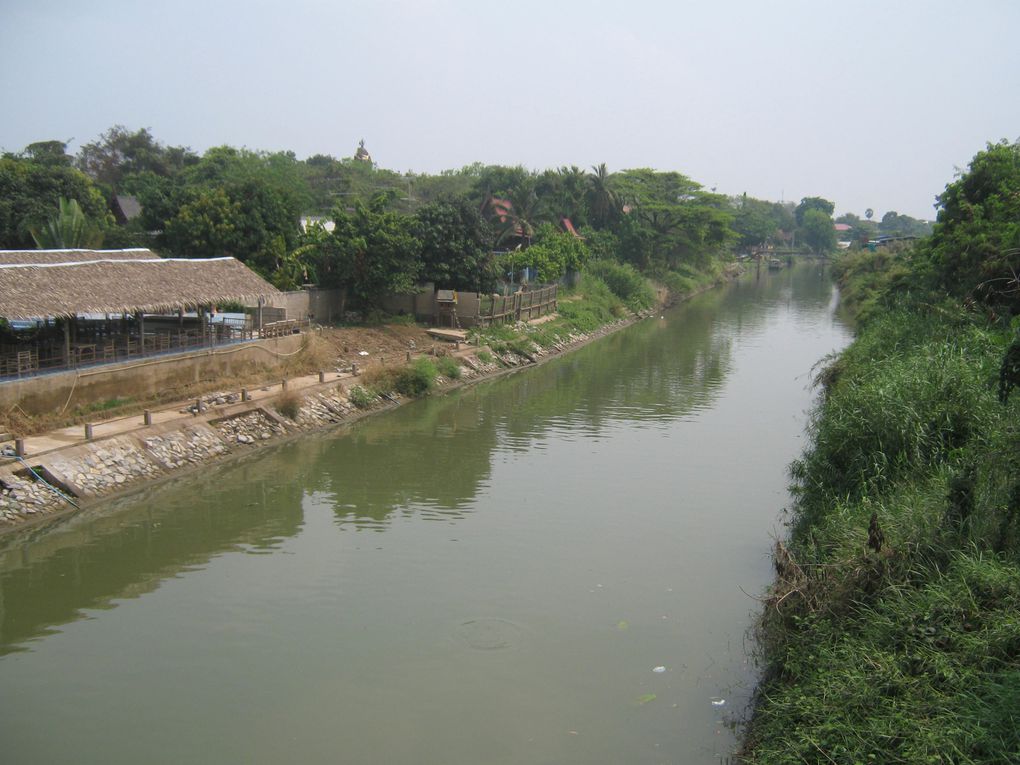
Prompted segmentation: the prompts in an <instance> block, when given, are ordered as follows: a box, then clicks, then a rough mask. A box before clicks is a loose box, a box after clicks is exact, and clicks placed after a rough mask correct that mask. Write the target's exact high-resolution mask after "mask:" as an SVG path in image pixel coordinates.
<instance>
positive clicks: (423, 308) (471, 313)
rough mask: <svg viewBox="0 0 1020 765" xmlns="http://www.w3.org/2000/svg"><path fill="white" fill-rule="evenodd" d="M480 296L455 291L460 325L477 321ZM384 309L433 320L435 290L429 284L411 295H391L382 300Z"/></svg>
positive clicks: (473, 323) (474, 293) (437, 311)
mask: <svg viewBox="0 0 1020 765" xmlns="http://www.w3.org/2000/svg"><path fill="white" fill-rule="evenodd" d="M480 304H481V296H480V295H478V293H477V292H458V293H457V319H458V321H459V323H460V326H461V327H473V326H474V325H475V324H476V323H477V321H476V319H475V317H477V316H478V308H479V306H480ZM383 308H384V310H386V311H388V312H389V313H394V314H411V315H413V316H414V317H415V319H417V320H418V321H422V322H429V323H431V322H434V321H436V318H437V317H438V315H439V304H438V302H437V301H436V292H435V289H434V288H433V286H432V285H431V284H427V285H425V286H423V287H422V288H421V290H420V291H419V292H416V293H415V294H413V295H391V296H389V297H388V298H386V299H385V300H384V301H383Z"/></svg>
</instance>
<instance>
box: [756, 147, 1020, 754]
mask: <svg viewBox="0 0 1020 765" xmlns="http://www.w3.org/2000/svg"><path fill="white" fill-rule="evenodd" d="M1018 221H1020V145H1018V144H1007V143H1000V144H995V145H990V146H988V147H987V149H986V150H985V151H982V152H981V153H979V154H978V155H977V156H976V157H975V158H974V160H973V162H972V163H971V165H970V167H969V169H968V170H967V171H966V172H965V173H963V174H962V175H961V176H960V177H959V178H958V179H957V180H955V181H954V182H952V183H950V184H949V185H948V186H947V187H946V190H945V192H944V193H943V194H942V195H941V196H940V197H939V216H938V221H937V223H936V225H935V227H934V231H933V233H932V235H931V236H930V237H928V238H927V239H924V240H922V241H920V242H919V243H918V244H917V245H916V246H914V247H912V248H909V249H899V250H895V249H879V250H877V251H874V252H871V251H868V250H866V249H865V250H861V251H858V252H852V253H848V254H847V255H846V256H844V258H843V259H842V261H841V262H840V263H839V265H838V270H839V273H840V284H841V287H842V290H843V295H844V296H845V298H846V300H847V302H848V303H849V305H850V306H851V307H852V309H853V310H854V311H855V314H856V317H857V322H858V334H857V337H856V339H855V341H854V343H853V344H852V345H851V346H850V347H849V348H848V349H847V350H846V351H845V352H844V353H842V354H841V355H840V356H839V357H838V358H835V359H830V360H829V361H828V363H827V365H826V366H825V367H824V368H823V369H822V370H821V372H820V374H819V382H820V384H821V387H822V397H823V400H822V403H821V404H820V406H819V408H818V410H817V411H816V413H815V414H814V417H813V420H812V423H811V428H810V430H811V444H810V446H809V447H808V448H807V450H806V451H805V452H804V454H803V456H802V457H801V458H800V459H799V460H798V461H797V462H795V464H794V465H793V467H792V477H793V490H794V495H795V502H794V505H793V507H792V511H791V516H790V519H789V520H790V535H789V538H788V539H786V540H783V541H780V542H778V543H777V545H776V554H775V566H776V572H777V576H776V582H775V585H774V587H773V588H772V590H771V591H770V593H769V594H768V597H767V599H766V603H765V608H764V611H763V615H762V618H761V621H760V625H759V630H758V637H759V645H760V650H761V653H762V660H763V670H764V675H763V678H762V682H761V685H760V688H759V691H758V699H757V704H756V708H755V710H754V714H753V717H752V719H751V721H750V723H749V726H748V729H747V734H746V744H745V751H744V756H745V758H746V761H747V762H751V763H805V762H811V763H865V762H881V763H939V762H942V763H950V762H952V763H989V764H990V763H1006V762H1017V761H1020V401H1018V397H1017V396H1016V395H1010V393H1011V392H1013V387H1014V386H1015V385H1016V384H1017V383H1020V336H1018V331H1020V282H1018V280H1017V274H1018V273H1020V224H1018Z"/></svg>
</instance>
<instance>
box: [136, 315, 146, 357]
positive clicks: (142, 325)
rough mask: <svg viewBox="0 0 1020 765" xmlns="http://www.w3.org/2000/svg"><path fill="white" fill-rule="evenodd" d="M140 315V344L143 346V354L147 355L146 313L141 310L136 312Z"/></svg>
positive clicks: (140, 346)
mask: <svg viewBox="0 0 1020 765" xmlns="http://www.w3.org/2000/svg"><path fill="white" fill-rule="evenodd" d="M135 315H136V316H137V317H138V346H139V348H141V352H142V355H143V356H144V355H145V313H144V312H142V311H139V312H138V313H137V314H135Z"/></svg>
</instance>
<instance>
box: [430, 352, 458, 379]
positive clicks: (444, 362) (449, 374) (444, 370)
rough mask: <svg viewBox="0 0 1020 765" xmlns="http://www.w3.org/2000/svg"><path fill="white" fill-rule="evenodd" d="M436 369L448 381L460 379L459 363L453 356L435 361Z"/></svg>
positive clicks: (441, 357) (442, 357)
mask: <svg viewBox="0 0 1020 765" xmlns="http://www.w3.org/2000/svg"><path fill="white" fill-rule="evenodd" d="M436 369H437V370H438V372H439V374H441V375H442V376H443V377H445V378H446V379H448V380H459V379H460V362H459V361H457V359H455V358H454V357H453V356H440V357H439V358H438V359H436Z"/></svg>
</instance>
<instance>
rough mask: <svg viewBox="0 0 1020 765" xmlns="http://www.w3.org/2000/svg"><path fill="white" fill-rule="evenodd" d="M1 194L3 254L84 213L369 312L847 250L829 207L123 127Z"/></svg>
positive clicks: (34, 157) (52, 144)
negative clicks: (459, 296) (601, 275)
mask: <svg viewBox="0 0 1020 765" xmlns="http://www.w3.org/2000/svg"><path fill="white" fill-rule="evenodd" d="M0 192H2V193H0V247H8V248H29V247H32V246H33V243H34V242H33V239H32V236H31V231H32V230H36V231H43V230H45V229H48V228H52V227H53V226H59V225H63V224H61V223H60V219H61V216H63V219H64V221H65V222H66V221H69V220H70V218H69V213H68V212H67V210H68V209H69V208H67V207H66V205H67V204H70V203H71V202H76V204H77V206H78V208H79V209H80V213H81V215H80V218H79V219H78V221H77V223H75V227H76V230H78V231H83V232H85V231H87V232H89V233H90V236H89V237H85V238H82V237H80V236H79V237H76V238H74V241H77V242H79V243H82V242H86V241H88V242H92V243H95V242H98V241H99V240H100V238H101V239H102V241H103V244H104V246H106V247H112V248H116V247H132V246H133V247H152V248H154V249H155V250H157V251H158V252H161V253H163V254H166V255H169V256H175V257H215V256H224V255H229V256H233V257H236V258H238V259H239V260H241V261H243V262H244V263H246V264H247V265H248V266H249V267H251V268H252V269H254V270H256V271H257V272H259V273H260V274H262V275H263V276H265V277H266V278H267V279H270V280H271V281H273V282H274V283H275V284H276V285H277V286H279V287H281V288H283V289H294V288H298V287H300V286H301V285H303V284H309V283H319V284H322V285H338V284H343V285H344V286H347V287H349V288H350V290H349V292H350V297H351V299H352V302H353V303H354V304H355V305H358V304H360V305H361V306H368V305H369V304H371V303H377V302H378V301H379V300H380V299H381V298H382V297H383V295H382V294H380V293H377V292H375V291H377V290H383V291H387V290H388V291H393V290H398V291H399V290H404V289H410V288H411V286H413V285H414V284H415V283H416V282H432V283H434V284H435V285H436V286H437V287H440V288H452V289H460V290H472V291H480V292H489V291H492V290H494V289H496V287H497V283H498V282H500V281H502V280H507V279H511V280H513V279H519V278H521V277H522V275H527V276H528V277H530V278H538V279H539V280H541V281H555V280H557V279H561V278H563V277H564V276H566V275H568V274H574V273H577V272H578V271H579V270H580V269H582V268H583V267H584V266H585V264H586V263H588V262H591V261H600V262H602V261H606V260H612V261H616V262H619V263H625V264H629V265H631V266H633V267H634V268H636V269H637V270H638V271H640V272H642V273H643V274H645V275H651V276H654V277H656V278H658V279H660V280H663V281H667V282H674V283H677V284H679V283H682V282H683V281H684V280H685V279H687V278H688V277H689V276H690V275H691V274H695V273H711V272H714V271H715V270H716V266H717V264H719V263H721V262H724V261H726V260H727V259H729V258H730V257H732V256H733V255H734V254H735V252H737V251H748V250H751V249H757V248H761V249H765V248H769V247H788V246H791V245H792V246H797V245H805V244H806V245H810V246H811V247H812V248H813V249H815V250H816V251H819V252H829V251H830V250H831V249H832V247H833V243H834V238H833V236H832V231H833V223H832V217H831V214H832V210H833V204H832V203H831V202H828V201H827V200H824V199H822V198H820V197H809V198H806V199H804V200H803V201H802V202H801V204H800V205H799V206H794V205H793V204H784V203H776V202H767V201H764V200H757V199H753V198H749V197H747V195H744V196H743V197H741V198H735V199H731V198H727V197H724V196H721V195H719V194H716V193H714V191H707V190H706V189H704V188H702V186H701V185H700V184H699V183H697V182H696V181H694V180H692V179H691V178H688V177H687V176H685V175H682V174H681V173H677V172H661V171H656V170H651V169H647V168H639V169H632V170H623V171H619V172H610V170H609V169H608V168H607V167H606V165H605V164H599V165H595V166H593V167H591V168H590V169H584V168H580V167H577V166H563V167H558V168H554V169H548V170H542V171H534V170H530V169H528V168H525V167H523V166H520V165H517V166H502V165H484V164H481V163H475V164H472V165H468V166H466V167H463V168H460V169H458V170H447V171H444V172H442V173H439V174H437V175H430V174H416V173H397V172H394V171H392V170H387V169H385V168H382V167H379V166H378V165H377V164H376V163H375V162H373V161H372V160H371V157H370V156H369V155H368V154H367V151H365V150H364V148H363V147H362V148H361V149H359V152H358V153H357V154H356V155H355V156H351V157H346V158H339V159H338V158H336V157H332V156H329V155H325V154H317V155H314V156H311V157H309V158H307V159H305V160H299V159H298V158H297V157H296V156H295V155H294V154H293V153H292V152H288V151H272V152H267V151H250V150H247V149H236V148H234V147H231V146H216V147H213V148H211V149H209V150H208V151H206V152H204V153H203V154H201V155H199V154H197V153H195V152H193V151H191V150H190V149H188V148H187V147H182V146H168V145H165V144H163V143H161V142H160V141H159V140H157V139H156V138H155V136H154V135H153V134H152V133H151V132H150V131H149V130H148V129H146V128H142V129H138V130H131V129H128V128H126V127H123V126H120V125H116V126H114V127H112V128H110V129H109V130H107V131H106V132H105V133H103V134H102V135H100V136H99V137H98V138H96V139H95V140H93V141H90V142H87V143H85V144H84V145H83V146H82V147H81V149H80V150H79V152H78V153H77V155H75V156H72V155H70V154H68V153H67V147H66V145H65V144H64V143H62V142H60V141H40V142H37V143H33V144H31V145H30V146H28V147H26V148H25V149H24V150H23V151H22V152H20V153H17V154H12V153H9V154H6V155H4V157H3V158H2V159H0ZM60 199H65V200H67V202H66V203H65V208H61V207H60ZM136 202H137V204H136ZM138 206H140V213H138V212H137V210H138ZM62 209H63V211H62ZM805 211H807V212H808V214H807V215H805V214H804V213H805ZM894 215H895V214H894ZM376 225H378V226H380V227H381V228H379V229H378V230H374V231H370V230H369V229H370V228H371V227H372V226H376ZM64 228H65V229H67V226H64ZM69 241H70V240H69ZM67 246H72V245H67ZM93 246H94V244H93ZM376 247H379V248H380V249H379V251H378V252H376V251H375V248H376ZM678 280H679V281H678Z"/></svg>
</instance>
